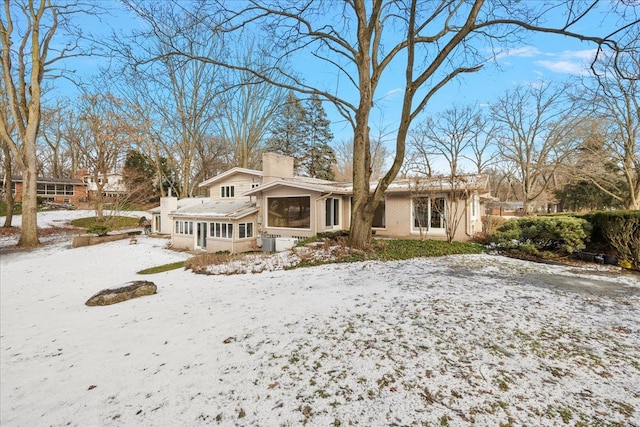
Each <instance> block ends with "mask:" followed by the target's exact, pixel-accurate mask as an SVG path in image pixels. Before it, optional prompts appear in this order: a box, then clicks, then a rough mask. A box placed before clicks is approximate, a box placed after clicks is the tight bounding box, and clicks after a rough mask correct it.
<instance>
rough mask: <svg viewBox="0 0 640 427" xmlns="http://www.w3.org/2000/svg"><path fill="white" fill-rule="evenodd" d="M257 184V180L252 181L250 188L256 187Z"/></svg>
mask: <svg viewBox="0 0 640 427" xmlns="http://www.w3.org/2000/svg"><path fill="white" fill-rule="evenodd" d="M259 185H260V183H259V182H252V183H251V189H254V188H256V187H258V186H259Z"/></svg>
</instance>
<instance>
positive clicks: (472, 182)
mask: <svg viewBox="0 0 640 427" xmlns="http://www.w3.org/2000/svg"><path fill="white" fill-rule="evenodd" d="M377 185H378V182H377V181H374V182H371V184H370V189H371V190H372V191H373V190H374V189H375V188H376V186H377ZM280 186H284V187H291V188H299V189H303V190H310V191H317V192H321V193H335V194H350V193H352V192H353V184H352V183H350V182H332V181H325V180H318V179H315V178H304V177H293V178H282V179H278V180H276V181H272V182H270V183H268V184H264V185H261V186H259V187H256V188H253V189H251V190H249V191H247V192H245V193H243V194H242V195H243V196H251V195H254V194H257V193H260V192H262V191H265V190H269V189H271V188H274V187H280ZM452 187H453V189H454V190H458V191H460V190H486V191H488V190H489V178H488V177H487V176H486V175H460V176H458V177H456V179H455V181H453V183H452V182H451V180H450V178H449V177H445V176H440V177H429V178H402V179H396V180H394V181H393V182H391V184H390V185H389V187H388V188H387V191H386V192H387V193H420V192H428V191H451V189H452Z"/></svg>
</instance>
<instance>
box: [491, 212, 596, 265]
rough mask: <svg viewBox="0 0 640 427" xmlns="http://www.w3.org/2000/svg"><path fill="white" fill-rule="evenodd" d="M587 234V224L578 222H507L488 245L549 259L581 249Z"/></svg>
mask: <svg viewBox="0 0 640 427" xmlns="http://www.w3.org/2000/svg"><path fill="white" fill-rule="evenodd" d="M590 232H591V225H590V224H589V222H587V221H586V220H584V219H580V218H572V217H527V218H520V219H516V220H511V221H507V222H506V223H504V224H503V225H501V226H500V227H499V228H498V229H497V230H496V232H495V233H494V234H493V235H492V236H491V241H492V242H493V243H496V244H497V245H498V246H500V247H502V248H504V249H507V250H514V251H520V252H522V253H526V254H530V255H536V256H543V257H545V258H551V257H554V256H557V254H558V252H564V253H572V252H573V251H574V250H577V249H584V248H585V241H588V239H589V236H590Z"/></svg>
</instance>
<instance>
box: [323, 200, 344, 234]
mask: <svg viewBox="0 0 640 427" xmlns="http://www.w3.org/2000/svg"><path fill="white" fill-rule="evenodd" d="M324 208H325V210H324V215H325V221H324V225H325V226H327V227H335V226H337V225H340V199H334V198H328V199H326V200H325V203H324Z"/></svg>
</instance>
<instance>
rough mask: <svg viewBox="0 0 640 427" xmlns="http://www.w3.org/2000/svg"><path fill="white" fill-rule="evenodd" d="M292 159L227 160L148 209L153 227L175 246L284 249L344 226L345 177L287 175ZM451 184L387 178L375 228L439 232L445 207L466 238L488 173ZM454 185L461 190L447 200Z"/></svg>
mask: <svg viewBox="0 0 640 427" xmlns="http://www.w3.org/2000/svg"><path fill="white" fill-rule="evenodd" d="M293 167H294V159H293V158H291V157H287V156H281V155H278V154H274V153H265V154H264V156H263V170H262V171H258V170H252V169H243V168H233V169H230V170H228V171H226V172H224V173H222V174H220V175H218V176H216V177H214V178H211V179H209V180H207V181H204V182H202V183H201V184H200V187H202V188H206V189H207V190H208V194H209V196H208V197H201V198H190V199H182V200H178V199H177V198H175V197H165V198H163V199H162V200H161V205H160V206H159V207H158V208H155V209H153V210H152V211H151V214H152V216H153V220H152V232H154V233H161V234H167V235H170V236H171V243H172V246H173V247H175V248H180V249H188V250H203V251H207V252H218V251H229V252H231V253H238V252H247V251H251V250H259V249H260V248H263V249H265V250H270V251H273V250H282V249H287V248H289V247H291V246H293V245H294V244H295V243H296V242H297V241H298V240H300V239H304V238H307V237H311V236H314V235H316V234H318V233H321V232H327V231H338V230H348V229H349V227H350V218H351V195H352V192H353V186H352V184H351V183H344V182H332V181H326V180H321V179H315V178H308V177H300V176H294V174H293ZM371 185H372V188H373V186H375V185H376V183H372V184H371ZM454 187H455V188H453V189H452V188H451V183H450V182H449V181H448V180H446V179H441V178H429V179H398V180H396V181H394V182H393V183H392V184H391V185H390V186H389V188H388V190H387V192H386V194H385V199H384V201H383V202H382V203H381V205H380V207H379V208H378V210H377V211H376V214H375V218H374V223H373V227H374V228H373V231H374V233H375V234H376V236H379V237H404V238H412V237H414V238H418V237H422V238H429V239H446V237H447V236H446V228H445V223H446V220H447V215H451V212H454V211H455V212H456V215H457V218H458V219H459V223H460V225H459V227H458V228H457V231H456V233H455V236H454V239H455V240H469V239H471V238H472V237H473V236H474V235H475V234H476V233H477V232H479V231H481V229H482V214H481V212H482V211H483V203H484V200H485V197H486V196H488V193H489V189H488V180H487V179H486V177H484V176H481V175H473V176H465V177H464V179H461V180H459V181H457V182H456V183H455V185H454ZM454 192H456V194H458V195H459V196H460V195H462V196H463V197H457V199H460V201H458V202H455V203H452V200H454V198H452V195H453V194H454Z"/></svg>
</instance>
